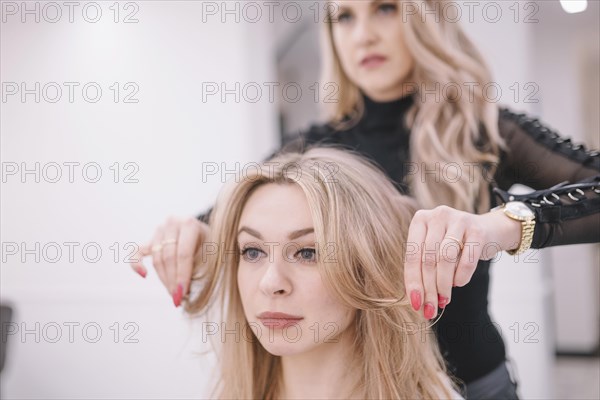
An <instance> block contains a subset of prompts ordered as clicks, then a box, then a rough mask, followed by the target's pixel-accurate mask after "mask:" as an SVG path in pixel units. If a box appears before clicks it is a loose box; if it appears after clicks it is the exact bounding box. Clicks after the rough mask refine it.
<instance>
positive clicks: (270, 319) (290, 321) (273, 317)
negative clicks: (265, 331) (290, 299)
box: [257, 311, 304, 329]
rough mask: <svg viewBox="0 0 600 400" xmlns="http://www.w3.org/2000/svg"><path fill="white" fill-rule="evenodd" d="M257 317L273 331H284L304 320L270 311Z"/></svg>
mask: <svg viewBox="0 0 600 400" xmlns="http://www.w3.org/2000/svg"><path fill="white" fill-rule="evenodd" d="M257 317H258V319H259V320H260V322H261V323H262V324H263V325H264V326H266V327H269V328H273V329H284V328H287V327H288V326H291V325H294V324H297V323H298V322H300V321H301V320H302V319H304V318H303V317H299V316H296V315H290V314H284V313H280V312H270V311H267V312H263V313H261V314H259V315H258V316H257Z"/></svg>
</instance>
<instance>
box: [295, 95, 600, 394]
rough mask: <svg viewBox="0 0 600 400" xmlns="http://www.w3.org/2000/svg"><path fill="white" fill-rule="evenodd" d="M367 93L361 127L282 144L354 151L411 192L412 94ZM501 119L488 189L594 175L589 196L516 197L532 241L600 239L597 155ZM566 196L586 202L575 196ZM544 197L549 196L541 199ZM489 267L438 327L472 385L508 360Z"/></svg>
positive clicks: (453, 367)
mask: <svg viewBox="0 0 600 400" xmlns="http://www.w3.org/2000/svg"><path fill="white" fill-rule="evenodd" d="M363 98H364V102H365V114H364V116H363V118H362V119H361V120H360V121H359V122H358V123H357V124H356V125H355V126H353V127H351V128H349V129H346V130H343V131H336V130H334V129H333V128H332V127H330V126H328V125H313V126H312V127H311V128H310V129H309V130H308V132H306V133H304V134H302V135H301V141H296V143H294V144H289V145H288V146H284V150H286V149H287V150H299V147H300V149H301V148H304V147H306V146H308V145H314V144H317V143H318V144H335V145H338V146H341V147H345V148H348V149H353V150H356V151H358V152H359V153H361V154H362V155H364V156H366V157H367V158H369V159H371V160H373V161H375V162H376V163H377V164H379V165H380V166H381V167H382V168H383V170H384V171H385V172H386V173H387V175H388V176H389V177H390V178H391V179H392V180H393V181H394V183H395V184H396V186H397V188H398V189H399V190H400V191H401V192H402V193H404V194H409V189H408V187H407V185H406V183H405V177H406V174H407V170H406V168H407V167H406V166H407V165H408V163H409V161H410V156H409V150H408V149H409V139H410V129H409V128H408V127H407V126H406V124H405V121H404V116H405V114H406V112H407V111H408V109H409V108H410V107H411V106H412V104H413V98H412V97H411V96H407V97H403V98H401V99H398V100H395V101H391V102H386V103H376V102H374V101H372V100H370V99H369V98H367V97H366V96H364V97H363ZM498 123H499V130H500V134H501V136H502V137H503V138H504V140H505V141H506V144H507V146H508V151H506V152H502V154H501V159H500V163H499V165H498V168H497V172H496V174H495V176H494V180H493V181H494V182H491V183H490V190H492V189H493V188H494V187H497V189H500V191H498V194H499V196H500V197H502V199H501V200H504V201H506V199H507V196H508V194H506V193H505V192H503V191H506V190H508V189H509V188H510V186H512V185H513V184H514V183H522V184H525V185H527V186H529V187H531V188H533V189H535V190H542V189H546V188H550V187H552V186H555V185H557V184H559V183H561V182H564V181H569V182H571V183H574V182H579V181H582V180H584V179H586V178H595V179H596V180H595V187H596V190H597V191H596V192H595V193H594V191H593V189H591V190H590V188H589V186H590V185H587V187H583V188H584V189H585V190H582V193H584V194H581V193H579V192H573V191H574V189H573V188H567V189H569V190H566V189H565V190H563V192H564V193H559V192H556V194H555V195H554V196H553V195H551V193H549V192H543V191H542V192H536V193H534V194H532V195H528V196H518V200H520V201H525V202H527V203H528V204H529V205H531V208H532V209H533V211H534V212H535V213H536V228H535V232H534V238H533V245H532V247H533V248H542V247H548V246H554V245H560V244H569V243H590V242H598V241H600V237H599V236H600V195H599V194H598V188H600V157H599V155H598V153H597V152H586V150H585V149H584V148H583V147H582V146H572V145H571V143H570V140H568V139H567V140H565V139H562V138H560V137H559V136H558V135H557V134H556V133H554V132H552V131H550V130H549V129H548V128H546V127H544V126H542V125H541V124H540V123H539V122H538V121H537V120H534V119H530V118H528V117H527V116H524V115H517V114H513V113H511V112H510V111H508V110H501V112H500V116H499V122H498ZM298 144H300V146H298ZM490 181H491V180H490ZM571 192H573V193H571ZM553 193H554V192H553ZM568 194H571V195H572V196H574V197H575V198H576V199H581V201H576V200H573V198H572V197H571V198H570V197H569V196H568ZM544 196H545V197H546V199H547V200H548V202H546V201H544V200H543V197H544ZM557 197H558V198H560V201H559V200H557V199H556V198H557ZM584 197H585V199H584ZM584 200H585V201H584ZM549 202H551V203H553V205H550V204H549ZM492 203H493V204H490V208H491V207H492V206H494V205H496V201H495V199H492ZM570 203H573V205H569V204H570ZM489 268H490V262H489V261H480V262H479V264H478V266H477V268H476V270H475V273H474V274H473V277H472V278H471V281H470V282H469V283H468V284H467V285H466V286H464V287H456V288H453V291H452V302H451V303H450V304H449V305H448V306H447V307H446V309H445V312H444V315H443V316H442V318H441V319H440V321H439V322H438V323H437V324H435V325H434V329H435V331H436V333H437V336H438V340H439V343H440V346H441V350H442V354H443V355H444V357H445V358H446V360H447V361H448V363H449V366H450V371H451V372H452V373H453V374H454V375H455V376H457V377H458V378H460V379H462V380H463V381H464V382H466V383H469V382H471V381H474V380H476V379H478V378H480V377H482V376H484V375H486V374H487V373H489V372H491V371H493V370H494V369H496V368H497V367H498V366H499V365H501V364H502V363H503V362H504V361H505V358H506V357H505V348H504V343H503V341H502V338H501V336H500V334H499V332H498V330H497V329H496V327H495V326H494V324H492V321H491V319H490V316H489V314H488V290H489V279H490V274H489Z"/></svg>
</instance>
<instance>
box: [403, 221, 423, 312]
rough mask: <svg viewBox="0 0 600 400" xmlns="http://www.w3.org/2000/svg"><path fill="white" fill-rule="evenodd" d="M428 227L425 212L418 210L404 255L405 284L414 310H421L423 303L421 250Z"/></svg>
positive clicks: (410, 229)
mask: <svg viewBox="0 0 600 400" xmlns="http://www.w3.org/2000/svg"><path fill="white" fill-rule="evenodd" d="M426 233H427V228H426V225H425V217H424V212H422V211H417V212H416V213H415V216H414V217H413V219H412V220H411V222H410V227H409V228H408V236H407V239H406V254H405V257H404V285H405V288H406V293H407V294H408V295H409V296H410V303H411V305H412V308H413V310H415V311H419V310H420V309H421V305H422V304H423V298H424V296H423V293H424V292H423V276H422V272H421V250H422V247H423V246H422V244H423V242H424V241H425V235H426Z"/></svg>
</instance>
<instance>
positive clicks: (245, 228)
mask: <svg viewBox="0 0 600 400" xmlns="http://www.w3.org/2000/svg"><path fill="white" fill-rule="evenodd" d="M242 232H246V233H248V234H250V235H252V236H254V237H255V238H257V239H260V240H263V238H262V236H261V235H260V233H258V232H257V231H255V230H254V229H252V228H248V227H247V226H242V227H241V228H240V230H239V231H238V236H240V234H241V233H242Z"/></svg>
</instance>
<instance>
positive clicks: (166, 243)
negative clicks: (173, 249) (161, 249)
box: [160, 239, 177, 246]
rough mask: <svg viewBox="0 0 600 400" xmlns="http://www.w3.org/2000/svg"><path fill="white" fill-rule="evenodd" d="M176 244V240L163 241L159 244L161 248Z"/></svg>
mask: <svg viewBox="0 0 600 400" xmlns="http://www.w3.org/2000/svg"><path fill="white" fill-rule="evenodd" d="M175 243H177V239H165V240H163V241H162V242H160V245H161V246H166V245H168V244H175Z"/></svg>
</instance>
